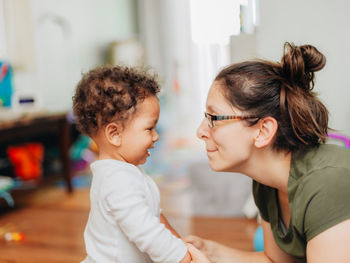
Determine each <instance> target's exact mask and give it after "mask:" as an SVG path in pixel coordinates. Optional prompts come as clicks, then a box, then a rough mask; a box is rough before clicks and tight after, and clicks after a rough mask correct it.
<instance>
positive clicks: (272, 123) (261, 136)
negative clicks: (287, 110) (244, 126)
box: [254, 117, 278, 148]
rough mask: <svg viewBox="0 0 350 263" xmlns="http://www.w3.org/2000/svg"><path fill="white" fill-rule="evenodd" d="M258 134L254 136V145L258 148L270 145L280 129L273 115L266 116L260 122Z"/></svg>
mask: <svg viewBox="0 0 350 263" xmlns="http://www.w3.org/2000/svg"><path fill="white" fill-rule="evenodd" d="M258 125H259V126H258V128H259V130H258V134H257V136H256V137H255V138H254V145H255V146H256V147H257V148H263V147H266V146H268V145H269V144H270V143H271V142H272V141H273V139H274V137H275V134H276V132H277V129H278V123H277V121H276V119H275V118H273V117H265V118H263V119H261V120H259V122H258Z"/></svg>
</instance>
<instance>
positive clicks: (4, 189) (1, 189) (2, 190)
mask: <svg viewBox="0 0 350 263" xmlns="http://www.w3.org/2000/svg"><path fill="white" fill-rule="evenodd" d="M13 187H14V180H13V179H12V178H11V177H8V176H1V175H0V198H4V199H5V201H6V202H7V204H8V205H9V206H11V207H14V205H15V202H14V201H13V199H12V197H11V195H10V193H9V191H10V190H11V189H12V188H13Z"/></svg>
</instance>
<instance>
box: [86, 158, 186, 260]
mask: <svg viewBox="0 0 350 263" xmlns="http://www.w3.org/2000/svg"><path fill="white" fill-rule="evenodd" d="M90 167H91V170H92V173H93V179H92V184H91V190H90V202H91V207H90V214H89V219H88V222H87V225H86V228H85V233H84V239H85V246H86V252H87V257H86V259H85V260H84V261H83V262H84V263H90V262H96V263H109V262H123V263H148V262H164V263H178V262H180V261H181V260H182V259H183V257H184V256H185V254H186V252H187V248H186V246H185V245H184V243H183V242H182V241H181V240H180V239H179V238H177V237H175V236H174V235H172V233H171V232H170V231H169V230H168V229H167V228H165V226H164V224H162V223H160V206H159V204H160V194H159V189H158V187H157V185H156V184H155V183H154V181H153V180H152V179H151V178H150V177H148V176H147V175H146V174H145V173H144V172H143V171H142V170H141V169H140V168H138V167H137V166H134V165H132V164H129V163H126V162H121V161H117V160H112V159H107V160H98V161H95V162H93V163H92V164H91V166H90Z"/></svg>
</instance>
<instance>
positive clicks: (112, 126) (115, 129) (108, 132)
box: [105, 123, 122, 147]
mask: <svg viewBox="0 0 350 263" xmlns="http://www.w3.org/2000/svg"><path fill="white" fill-rule="evenodd" d="M121 130H122V127H121V126H120V125H118V124H116V123H109V124H107V126H106V127H105V136H106V138H107V140H108V142H109V143H110V144H113V145H114V146H117V147H119V146H120V145H121V136H120V135H121Z"/></svg>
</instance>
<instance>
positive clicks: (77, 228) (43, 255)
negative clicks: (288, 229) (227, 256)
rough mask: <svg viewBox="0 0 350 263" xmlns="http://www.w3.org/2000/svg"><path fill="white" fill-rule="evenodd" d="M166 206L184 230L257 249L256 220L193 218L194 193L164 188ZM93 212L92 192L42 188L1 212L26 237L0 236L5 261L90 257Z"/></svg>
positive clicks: (0, 258)
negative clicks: (87, 240) (87, 238)
mask: <svg viewBox="0 0 350 263" xmlns="http://www.w3.org/2000/svg"><path fill="white" fill-rule="evenodd" d="M161 200H162V202H161V205H162V209H163V213H164V214H165V215H166V216H167V218H168V220H169V222H170V223H171V224H172V225H173V227H174V228H175V229H176V230H177V231H178V232H179V233H180V234H181V235H183V236H184V235H188V234H194V235H198V236H201V237H203V238H207V239H212V240H215V241H218V242H220V243H223V244H225V245H228V246H231V247H236V248H241V249H245V250H253V237H254V233H255V230H256V227H257V223H256V220H248V219H243V218H214V217H212V218H210V217H194V216H193V215H192V211H191V193H190V192H188V191H168V190H167V189H164V188H161ZM88 213H89V190H88V189H86V188H85V189H77V190H76V191H74V192H73V193H72V194H67V192H66V191H65V190H64V189H61V188H40V189H39V190H38V191H35V192H34V193H33V194H32V195H31V196H30V197H26V201H22V203H21V204H20V208H18V209H15V210H13V211H10V212H6V213H2V214H0V232H1V227H3V226H5V225H9V224H10V225H12V228H13V229H14V230H16V231H20V232H23V233H24V234H25V235H26V239H25V241H23V242H19V243H13V242H6V241H5V240H4V239H1V240H0V262H20V263H34V262H35V263H37V262H49V263H50V262H51V263H63V262H64V263H73V262H74V263H76V262H79V261H80V260H82V259H83V258H84V257H85V246H84V240H83V232H84V228H85V224H86V221H87V218H88Z"/></svg>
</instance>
